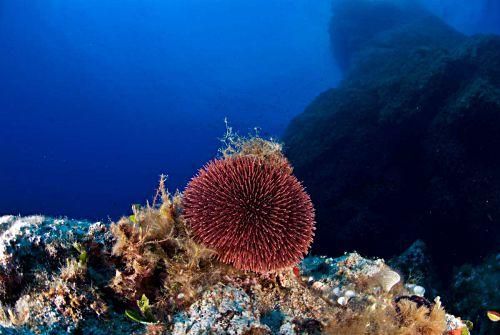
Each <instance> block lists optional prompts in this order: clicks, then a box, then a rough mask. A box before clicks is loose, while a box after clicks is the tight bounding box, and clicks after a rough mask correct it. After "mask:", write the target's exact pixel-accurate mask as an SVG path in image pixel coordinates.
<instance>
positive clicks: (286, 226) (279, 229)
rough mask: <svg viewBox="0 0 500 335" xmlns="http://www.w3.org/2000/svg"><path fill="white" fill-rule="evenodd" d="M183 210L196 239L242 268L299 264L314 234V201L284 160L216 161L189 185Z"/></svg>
mask: <svg viewBox="0 0 500 335" xmlns="http://www.w3.org/2000/svg"><path fill="white" fill-rule="evenodd" d="M184 211H185V212H184V213H185V217H186V219H187V220H188V223H189V225H190V227H191V229H192V231H193V234H194V238H195V239H197V240H198V241H199V242H201V243H203V244H205V245H206V246H208V247H209V248H212V249H214V250H215V251H216V252H217V254H218V257H219V259H220V260H221V261H222V262H224V263H229V264H232V265H233V266H235V267H236V268H238V269H242V270H251V271H255V272H267V271H270V270H276V269H280V268H284V267H287V266H290V265H294V264H296V263H297V262H299V261H300V259H301V258H302V257H303V255H304V254H305V253H306V252H307V250H308V249H309V246H310V244H311V242H312V239H313V236H314V208H313V205H312V202H311V199H310V197H309V195H308V194H307V193H306V192H305V190H304V188H303V186H302V185H301V183H300V182H299V181H298V180H297V178H296V177H295V176H293V175H292V174H291V167H290V165H289V164H288V162H286V161H284V160H283V161H281V162H279V163H277V162H269V161H266V160H264V159H262V158H259V157H256V156H235V157H227V158H224V159H219V160H214V161H211V162H210V163H208V164H207V165H206V166H205V167H203V168H202V169H200V171H199V172H198V175H197V176H196V177H194V178H193V179H192V180H191V182H190V183H189V185H188V186H187V188H186V191H185V193H184Z"/></svg>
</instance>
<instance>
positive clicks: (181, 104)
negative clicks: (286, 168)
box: [0, 0, 500, 219]
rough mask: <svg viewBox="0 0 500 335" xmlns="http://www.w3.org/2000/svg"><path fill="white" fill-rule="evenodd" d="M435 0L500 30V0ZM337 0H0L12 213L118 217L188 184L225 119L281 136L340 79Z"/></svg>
mask: <svg viewBox="0 0 500 335" xmlns="http://www.w3.org/2000/svg"><path fill="white" fill-rule="evenodd" d="M423 1H424V2H425V3H426V4H430V7H431V8H432V9H433V10H434V11H435V12H436V13H437V14H438V15H440V16H442V17H444V18H445V19H447V20H448V21H449V22H450V23H452V24H454V25H455V26H456V27H457V28H459V29H461V30H463V31H466V32H468V33H473V32H478V31H497V32H500V29H498V28H499V27H498V24H495V22H496V23H498V18H499V17H500V15H498V14H500V13H497V12H495V10H493V14H492V10H491V8H494V9H495V8H496V9H497V10H498V9H499V7H498V6H497V5H498V1H493V2H491V1H488V0H485V1H477V2H474V1H472V3H473V4H472V5H466V6H464V5H463V4H458V5H457V2H456V1H452V0H449V1H448V0H446V1H438V0H423ZM330 2H331V1H330V0H252V1H238V0H142V1H139V0H71V1H63V0H58V1H56V0H0V46H1V52H0V214H18V213H20V214H23V215H28V214H33V213H43V214H47V215H56V216H59V215H67V216H70V217H74V218H90V219H106V218H107V217H108V216H109V217H111V218H112V219H116V218H117V217H118V216H120V215H122V214H126V213H128V212H129V208H130V204H131V203H143V202H144V201H145V200H146V199H148V198H150V196H151V195H153V194H154V189H155V187H156V182H157V179H158V176H159V175H160V174H161V173H165V174H168V175H169V180H168V186H169V187H170V188H171V189H175V188H181V189H182V188H183V187H184V185H185V183H186V182H187V181H188V180H189V178H190V177H191V176H192V175H193V174H194V173H195V172H196V170H197V169H198V168H199V167H200V166H201V165H203V163H204V162H206V161H207V160H209V159H210V158H212V157H214V155H215V154H216V150H217V148H218V147H219V142H218V140H217V138H218V137H220V136H222V134H223V133H224V122H223V120H224V117H226V116H227V117H228V118H229V120H230V122H231V124H232V125H233V126H234V128H236V129H238V130H239V131H240V132H243V133H246V132H248V131H251V129H252V128H253V127H255V126H259V127H261V128H262V129H263V131H262V133H263V134H264V135H273V136H280V135H281V133H282V132H283V130H284V129H285V127H286V125H287V123H288V122H289V120H290V119H291V118H292V117H293V116H294V115H296V114H298V113H300V112H301V111H302V110H303V109H304V107H305V106H306V105H307V104H308V103H309V102H310V101H311V100H312V99H313V98H314V97H315V96H316V95H317V94H319V93H320V92H321V91H323V90H325V89H327V88H329V87H331V86H334V85H335V84H336V83H337V82H338V80H339V74H338V71H337V70H336V66H335V63H334V60H333V59H332V57H331V52H330V47H329V41H328V32H327V31H328V22H329V19H330ZM459 2H460V1H459ZM488 2H489V3H490V4H489V6H490V7H487V5H488ZM461 3H466V1H461ZM468 3H469V4H470V3H471V1H468ZM491 4H493V5H491ZM495 6H496V7H495ZM499 12H500V10H499ZM495 15H496V16H495Z"/></svg>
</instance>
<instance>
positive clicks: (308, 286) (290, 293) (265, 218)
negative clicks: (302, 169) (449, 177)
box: [0, 129, 470, 335]
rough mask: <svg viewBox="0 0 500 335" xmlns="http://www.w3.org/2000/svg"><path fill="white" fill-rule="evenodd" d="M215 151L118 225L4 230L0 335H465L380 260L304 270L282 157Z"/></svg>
mask: <svg viewBox="0 0 500 335" xmlns="http://www.w3.org/2000/svg"><path fill="white" fill-rule="evenodd" d="M225 140H226V147H225V148H224V149H223V150H222V151H221V156H220V157H218V158H217V159H216V160H215V161H212V162H211V163H209V164H207V165H206V166H205V167H204V168H202V169H201V170H200V172H199V174H198V175H197V176H195V177H194V178H193V180H192V182H191V183H190V184H189V185H188V187H187V190H186V192H184V193H183V194H181V193H180V192H176V193H175V194H171V193H169V192H168V191H167V190H166V187H165V178H164V177H163V176H162V177H161V179H160V184H159V187H158V190H157V192H156V195H155V196H154V198H153V200H152V202H151V203H149V202H148V203H146V204H145V205H144V206H141V205H137V204H136V205H133V206H132V213H131V215H130V216H128V217H123V218H121V219H120V220H119V221H118V222H115V223H111V224H107V223H102V222H96V223H91V222H88V221H79V220H70V219H63V218H59V219H54V218H49V217H44V216H30V217H21V216H3V217H0V298H1V300H0V334H26V335H28V334H30V335H31V334H54V335H57V334H116V335H118V334H138V335H139V334H149V335H153V334H155V335H161V334H174V335H199V334H238V335H263V334H280V335H294V334H297V335H298V334H309V335H311V334H332V335H334V334H335V335H337V334H340V335H342V334H345V335H352V334H360V335H361V334H367V335H368V334H380V335H382V334H385V335H387V334H389V335H414V334H422V335H444V334H446V335H455V334H469V327H470V326H469V324H468V323H467V322H466V321H462V320H461V319H460V318H458V317H455V316H453V315H451V314H447V313H446V311H445V309H444V306H443V305H442V303H441V300H440V298H439V297H435V298H433V299H432V300H429V299H427V298H426V297H425V289H424V288H423V287H422V286H420V285H416V284H412V283H409V282H407V283H405V282H404V280H402V274H400V273H398V272H396V271H394V270H393V269H392V268H391V267H390V266H388V265H387V264H386V263H385V262H384V260H382V259H369V258H363V257H361V256H360V255H359V254H357V253H345V254H343V255H342V256H340V257H337V258H328V257H315V256H311V255H309V256H308V257H306V258H305V259H303V258H302V257H303V256H304V253H305V252H306V251H307V249H308V247H309V245H310V243H311V241H312V236H313V232H314V209H313V207H312V204H311V202H310V199H309V197H308V195H307V194H306V193H305V191H304V189H303V187H302V185H301V184H300V183H299V182H298V181H297V180H296V179H295V177H294V176H293V174H292V171H293V169H292V167H291V165H290V164H289V162H288V160H287V159H286V157H285V156H284V155H283V154H282V151H281V145H279V144H278V143H276V142H273V141H268V140H264V139H261V138H259V137H251V138H241V137H235V136H233V135H232V132H231V130H230V129H229V131H228V135H226V137H225ZM211 169H215V170H211ZM235 171H237V172H241V173H240V174H235ZM207 176H208V177H207ZM242 176H244V177H245V178H242ZM214 189H215V191H214ZM226 194H229V196H230V197H229V198H227V197H226ZM213 197H217V198H213ZM224 197H226V198H224ZM298 202H299V203H298ZM189 206H190V207H189ZM187 214H189V215H187ZM221 215H222V216H221ZM204 218H209V219H207V220H206V221H204ZM227 218H230V219H227ZM194 225H198V228H199V227H201V226H202V228H203V229H193V227H194ZM207 231H208V232H209V233H210V234H206V233H207ZM214 231H215V232H216V234H215V235H216V236H213V235H214V234H212V233H211V232H214ZM270 239H273V240H274V241H272V242H271V241H270ZM284 239H289V241H284ZM249 242H250V243H249ZM228 250H229V251H230V252H231V253H233V254H234V255H236V256H237V257H236V256H235V257H227V252H228ZM231 256H232V255H231Z"/></svg>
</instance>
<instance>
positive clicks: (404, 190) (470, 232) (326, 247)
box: [283, 0, 500, 278]
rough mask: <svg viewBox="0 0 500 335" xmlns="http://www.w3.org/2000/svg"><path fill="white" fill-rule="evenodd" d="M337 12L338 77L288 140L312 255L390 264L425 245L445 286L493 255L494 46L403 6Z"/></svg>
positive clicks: (347, 4) (499, 72)
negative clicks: (309, 203) (373, 258)
mask: <svg viewBox="0 0 500 335" xmlns="http://www.w3.org/2000/svg"><path fill="white" fill-rule="evenodd" d="M336 6H337V7H336V10H335V11H334V17H333V19H332V23H331V36H332V40H333V43H334V45H333V48H334V53H335V55H336V57H337V59H338V60H339V61H340V65H341V67H342V68H343V70H344V71H345V78H344V79H343V81H342V82H341V84H340V85H339V87H338V88H334V89H331V90H328V91H326V92H324V93H322V94H321V95H319V96H318V97H317V98H316V99H315V101H314V102H312V103H311V105H310V106H309V107H308V108H307V109H306V110H305V112H304V113H303V114H301V115H299V116H298V117H297V118H296V119H294V120H293V122H292V123H291V124H290V126H289V127H288V129H287V131H286V134H285V136H284V138H283V139H284V141H285V143H286V145H287V146H286V154H287V156H288V158H289V159H290V161H291V162H292V164H293V165H294V168H295V170H294V172H295V174H296V175H297V176H298V178H299V179H301V180H303V182H304V185H305V186H306V189H307V191H308V192H309V194H310V195H311V198H312V200H313V202H314V204H315V207H316V213H317V231H316V234H317V238H316V240H315V243H314V245H313V251H314V252H316V253H322V254H336V253H339V252H342V251H343V250H349V249H355V250H357V251H359V252H362V253H364V254H376V255H379V256H382V257H392V256H394V255H396V254H400V253H401V252H402V251H403V250H405V249H406V248H407V247H408V246H410V244H411V243H413V242H414V241H415V240H416V239H423V240H424V241H425V242H426V244H427V246H428V250H429V253H430V255H431V257H432V258H433V260H434V261H435V264H436V269H437V270H438V271H439V272H440V276H441V277H443V278H444V277H448V278H450V277H451V274H452V266H453V265H460V264H463V262H465V261H468V260H474V259H477V257H478V256H479V255H485V254H488V253H491V252H495V251H496V248H498V246H499V245H500V243H499V242H500V241H499V239H500V234H498V225H499V220H500V196H499V195H500V155H498V148H499V147H500V132H499V131H498V129H500V90H499V87H500V37H499V36H471V37H467V36H465V35H462V34H460V33H458V32H457V31H455V30H453V29H452V28H450V27H449V26H447V25H446V24H445V23H443V22H442V21H440V20H439V19H438V18H436V17H434V16H432V15H430V14H429V13H427V12H425V11H424V10H423V9H419V10H415V9H414V7H413V5H408V2H406V1H389V0H384V1H368V0H353V1H337V5H336ZM377 13H383V14H380V15H378V14H377ZM360 22H363V24H358V23H360ZM365 22H368V24H365Z"/></svg>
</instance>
